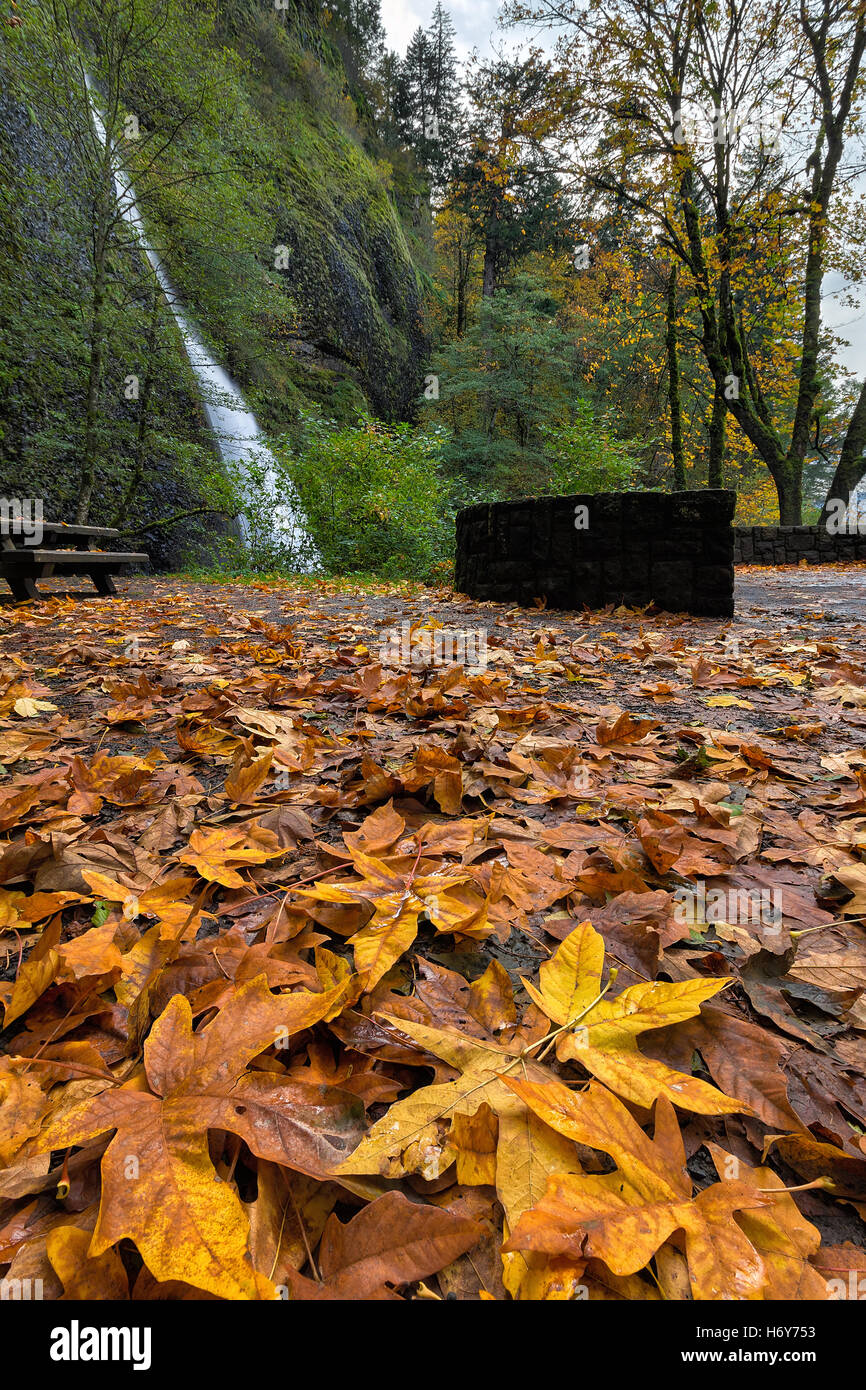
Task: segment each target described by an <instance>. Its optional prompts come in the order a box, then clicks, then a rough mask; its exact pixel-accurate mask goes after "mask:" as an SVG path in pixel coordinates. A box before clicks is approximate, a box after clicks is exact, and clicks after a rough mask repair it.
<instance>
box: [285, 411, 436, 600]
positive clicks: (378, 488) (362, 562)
mask: <svg viewBox="0 0 866 1390" xmlns="http://www.w3.org/2000/svg"><path fill="white" fill-rule="evenodd" d="M446 439H447V434H446V431H444V430H443V429H441V428H437V427H435V426H434V427H428V428H426V429H418V428H413V427H412V426H411V425H406V424H396V425H388V424H383V423H382V422H381V421H379V420H374V419H372V418H371V417H370V416H368V415H362V416H361V417H360V419H359V420H358V422H357V424H355V425H340V426H338V425H336V424H334V422H332V421H328V420H321V419H318V418H316V417H314V416H312V415H305V416H304V421H303V429H302V433H301V438H300V442H295V443H294V444H292V442H291V441H289V440H288V439H287V438H283V439H281V440H277V441H276V443H275V444H274V453H275V455H276V457H277V460H278V463H279V467H280V468H281V469H283V470H285V475H286V479H287V481H288V483H289V485H290V486H291V488H293V489H294V492H295V494H296V495H297V496H298V497H299V498H300V503H301V506H302V508H303V511H304V513H305V515H306V518H307V522H308V525H309V528H310V531H311V533H312V536H313V540H314V542H315V544H316V546H317V547H318V550H319V553H320V556H321V564H322V567H323V568H324V569H325V570H327V571H328V572H329V573H332V574H358V573H365V574H370V573H375V574H379V575H382V576H383V577H385V578H389V579H425V580H426V579H432V578H437V577H440V576H441V574H442V569H443V566H444V565H446V564H447V562H448V561H449V560H450V558H451V553H452V551H453V529H454V517H453V514H452V513H451V512H450V510H449V507H448V505H447V502H446V491H445V486H444V483H443V479H442V474H441V455H442V449H443V445H444V443H445V441H446Z"/></svg>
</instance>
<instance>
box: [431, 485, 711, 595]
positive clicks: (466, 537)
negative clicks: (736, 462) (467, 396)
mask: <svg viewBox="0 0 866 1390" xmlns="http://www.w3.org/2000/svg"><path fill="white" fill-rule="evenodd" d="M735 504H736V495H735V493H733V492H727V491H722V490H721V489H719V490H710V491H706V492H674V493H655V492H646V493H619V492H615V493H595V494H583V495H576V496H572V497H539V498H534V499H531V500H527V501H520V502H490V503H479V504H477V505H476V506H474V507H466V508H464V510H463V511H461V512H459V513H458V516H457V561H456V587H457V588H458V589H459V590H460V591H461V592H462V593H465V594H468V595H469V596H470V597H471V598H474V599H482V600H484V599H488V600H497V601H501V602H515V601H516V602H518V603H523V604H531V603H532V602H533V600H534V599H536V598H545V599H546V600H547V604H548V606H549V607H551V608H583V607H589V608H599V607H603V606H604V605H605V604H608V603H614V604H619V603H626V604H630V605H635V606H638V605H644V604H648V603H651V602H652V603H655V604H656V605H657V606H658V607H659V608H663V609H667V610H669V611H673V612H688V613H695V614H698V615H701V616H707V617H731V616H733V612H734V532H733V528H732V526H731V522H732V520H733V516H734V507H735Z"/></svg>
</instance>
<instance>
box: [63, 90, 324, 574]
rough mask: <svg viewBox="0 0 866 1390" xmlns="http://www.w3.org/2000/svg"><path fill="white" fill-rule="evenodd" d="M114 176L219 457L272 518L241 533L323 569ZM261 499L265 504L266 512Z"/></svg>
mask: <svg viewBox="0 0 866 1390" xmlns="http://www.w3.org/2000/svg"><path fill="white" fill-rule="evenodd" d="M84 80H85V83H86V86H87V95H88V100H89V103H90V112H91V116H92V118H93V124H94V128H95V130H96V133H97V136H98V137H99V139H100V140H101V141H102V143H103V145H107V141H108V134H107V132H106V129H105V123H104V122H103V120H102V116H101V115H100V112H99V108H98V106H97V103H96V100H95V95H94V94H95V92H96V86H95V84H94V82H93V80H92V78H91V76H90V74H89V73H87V72H85V75H84ZM113 178H114V187H115V191H116V194H117V198H118V210H119V212H120V214H121V216H122V217H123V220H124V221H125V222H126V223H128V225H129V226H130V227H132V229H133V230H134V232H135V234H136V237H137V240H138V242H139V245H140V247H141V249H142V251H143V252H144V254H145V256H146V257H147V259H148V261H149V262H150V264H151V266H152V267H153V272H154V274H155V276H156V278H157V280H158V281H159V284H160V286H161V288H162V291H163V294H164V295H165V297H166V300H167V301H168V305H169V308H170V309H171V312H172V314H173V315H174V319H175V322H176V324H177V326H178V329H179V330H180V335H181V337H182V339H183V343H184V347H185V348H186V354H187V357H188V358H189V364H190V366H191V368H192V370H193V372H194V374H195V377H196V380H197V382H198V385H199V390H200V392H201V398H202V404H203V405H204V409H205V414H206V415H207V420H208V424H209V425H210V427H211V430H212V431H213V434H214V437H215V439H216V443H217V448H218V449H219V452H220V457H221V458H222V460H223V463H224V464H226V465H227V466H228V471H229V474H230V475H231V474H232V473H233V472H235V471H236V472H237V475H238V477H239V480H240V490H241V495H242V497H246V498H247V499H248V502H249V504H250V509H251V510H253V512H254V514H255V510H256V509H258V511H259V513H262V512H263V513H264V514H265V515H267V516H268V518H269V521H270V524H271V527H272V533H271V537H269V538H266V537H262V536H259V535H256V534H255V533H254V532H253V530H252V527H251V525H250V518H249V516H248V515H247V513H246V512H244V513H242V515H241V517H240V530H241V535H242V537H243V541H244V544H245V546H246V547H247V549H248V550H249V549H251V547H252V545H253V543H254V542H256V541H257V540H258V541H265V542H267V540H268V539H271V540H276V541H277V542H278V543H280V544H282V545H283V546H285V547H286V548H288V549H289V551H290V553H291V554H292V555H293V557H294V564H295V567H296V568H297V569H299V570H301V571H304V572H308V571H310V570H313V569H316V568H318V564H319V555H318V551H317V550H316V546H315V543H314V541H313V540H312V538H311V536H310V534H309V531H308V530H307V526H306V522H305V519H304V516H303V513H302V511H301V507H300V503H299V501H298V499H297V497H296V496H295V495H294V494H290V495H289V496H286V488H287V485H286V484H285V483H284V482H283V483H279V482H278V474H277V468H276V460H275V458H274V456H273V454H272V453H271V451H270V449H269V448H268V447H267V445H266V444H265V443H264V441H263V440H262V434H261V430H260V429H259V426H258V422H257V420H256V417H255V415H254V414H253V413H252V411H251V410H250V409H249V407H248V406H247V404H246V401H245V400H244V398H243V395H242V394H241V391H240V388H239V387H238V385H237V383H236V382H234V381H233V380H232V378H231V377H230V376H229V374H228V372H227V371H226V370H225V369H224V368H223V367H221V366H220V364H219V362H217V361H216V360H215V358H214V357H212V355H211V354H210V352H209V351H208V349H207V348H206V346H205V344H204V342H203V340H202V338H201V336H200V334H199V333H198V332H197V330H196V329H195V328H194V326H193V324H192V322H191V321H190V319H189V317H188V316H187V313H186V311H185V309H184V307H183V305H182V303H181V301H180V299H179V298H178V296H177V294H176V292H175V290H174V287H173V286H172V283H171V281H170V279H169V277H168V274H167V272H166V269H165V266H164V265H163V263H162V261H161V260H160V258H159V256H158V255H157V253H156V251H154V249H153V247H152V246H151V244H150V241H149V240H148V237H147V233H146V231H145V227H144V223H143V221H142V217H141V213H140V212H139V209H138V204H137V202H136V199H135V193H134V191H133V188H132V184H131V182H130V180H129V179H128V178H127V176H126V174H125V173H124V171H123V170H122V169H121V168H120V166H119V165H118V164H117V162H116V161H113ZM262 492H264V498H263V497H262V495H261V494H262ZM262 501H264V502H265V506H264V508H263V507H262V505H261V504H262Z"/></svg>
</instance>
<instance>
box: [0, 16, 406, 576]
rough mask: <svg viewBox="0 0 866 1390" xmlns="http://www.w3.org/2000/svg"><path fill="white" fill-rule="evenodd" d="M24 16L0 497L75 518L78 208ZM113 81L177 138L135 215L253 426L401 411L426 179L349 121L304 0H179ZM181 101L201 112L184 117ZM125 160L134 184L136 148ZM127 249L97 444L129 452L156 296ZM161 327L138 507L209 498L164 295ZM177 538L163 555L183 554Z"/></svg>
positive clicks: (82, 269)
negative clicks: (312, 415) (130, 384)
mask: <svg viewBox="0 0 866 1390" xmlns="http://www.w3.org/2000/svg"><path fill="white" fill-rule="evenodd" d="M143 3H144V4H147V3H148V0H143ZM154 3H156V0H154ZM17 14H18V15H19V16H20V17H21V19H22V24H21V26H20V27H14V28H12V29H4V30H3V31H0V164H2V168H3V173H2V175H0V253H2V254H0V493H2V494H4V495H5V494H9V493H11V494H13V495H14V494H18V495H32V496H38V495H41V496H43V497H44V499H45V505H46V511H49V510H51V511H54V512H55V513H57V514H59V515H63V516H66V518H67V519H69V510H70V506H71V504H72V499H73V498H74V495H75V477H76V467H77V454H78V452H79V446H80V423H81V420H82V418H83V408H84V398H85V394H86V385H87V327H88V283H89V281H88V276H89V261H88V245H89V243H88V207H87V200H86V197H83V196H82V188H83V185H84V180H83V179H82V177H81V171H80V170H79V169H77V168H76V165H75V158H74V150H72V149H71V148H69V147H65V146H64V143H63V139H62V133H61V131H60V129H59V127H58V123H57V121H56V112H55V111H53V110H52V109H51V107H50V104H49V103H48V102H47V101H46V100H45V97H44V94H43V91H42V89H41V86H40V82H39V80H38V72H37V70H36V65H35V62H34V61H33V60H32V59H31V58H30V53H31V52H32V51H33V50H34V42H33V40H34V35H35V32H36V26H37V25H41V26H43V28H44V26H45V25H46V24H47V23H48V20H47V19H46V18H45V16H44V12H40V11H39V10H38V9H37V6H36V5H35V3H33V0H21V3H20V4H19V7H18V11H17ZM86 42H87V41H86V40H85V45H86ZM93 42H94V45H95V46H96V47H97V48H98V44H99V34H98V32H96V33H94V35H93ZM85 53H86V57H87V61H88V63H93V62H94V61H95V66H96V69H97V71H98V66H99V64H98V57H97V58H96V59H95V60H94V52H93V51H90V52H87V48H86V47H85ZM31 64H32V70H30V65H31ZM202 83H203V89H206V99H205V100H203V101H202V102H201V103H198V100H197V90H198V87H199V86H201V85H202ZM122 97H123V101H124V103H126V104H128V108H129V110H130V111H131V112H134V113H137V115H138V116H139V118H140V120H141V124H142V126H143V127H145V128H147V129H148V130H150V131H151V132H156V133H157V134H158V135H162V134H163V133H164V134H165V135H166V136H167V137H168V136H169V135H171V137H172V138H171V142H170V144H169V145H167V148H166V152H165V155H164V157H163V167H162V168H161V170H160V173H161V178H160V179H159V180H157V182H156V185H155V187H154V188H153V189H152V190H151V196H150V197H149V199H148V201H147V205H146V207H144V208H143V211H144V213H145V218H146V221H147V224H148V230H149V233H150V236H151V239H152V240H153V241H154V243H155V244H156V245H157V247H158V248H159V250H160V252H161V253H162V255H163V258H164V260H165V263H166V265H167V268H168V270H169V273H170V276H171V278H172V280H173V281H174V283H175V284H176V286H177V288H178V290H179V292H180V294H181V296H182V298H183V300H184V301H185V303H186V305H187V308H188V310H189V312H190V314H191V316H192V317H193V318H194V319H195V320H196V321H197V322H198V324H199V325H200V327H201V330H202V333H203V335H204V337H205V338H206V340H207V341H208V343H209V344H210V346H211V348H212V349H213V351H214V353H215V355H216V356H217V358H218V359H219V360H221V361H222V362H223V363H224V365H225V366H226V367H227V368H228V370H229V371H230V372H231V373H232V374H233V375H234V376H235V378H236V379H237V380H238V382H239V384H240V385H241V387H242V389H243V390H244V391H245V392H246V393H247V395H248V397H249V400H250V403H251V405H252V406H253V408H254V409H255V410H256V413H257V414H258V416H259V419H260V421H261V422H262V424H263V426H264V427H265V428H266V429H273V430H286V429H287V430H289V431H292V430H293V427H294V426H295V424H296V423H297V422H298V420H299V418H300V415H301V412H303V411H304V410H308V409H309V408H310V407H314V408H319V409H321V410H322V411H323V413H324V414H326V415H327V416H330V417H333V418H336V419H338V420H341V421H350V420H352V419H354V417H355V416H356V414H357V412H358V410H359V409H370V410H372V411H373V412H374V413H375V414H377V415H380V416H382V417H384V418H386V419H400V418H406V417H408V416H411V415H412V413H413V407H414V402H415V401H416V400H417V398H418V395H419V393H420V389H421V383H422V379H423V363H424V357H425V354H426V351H427V338H426V332H425V312H424V290H423V285H424V282H425V275H426V266H427V264H428V260H429V255H430V252H429V215H428V212H427V203H426V198H425V196H424V189H423V181H422V180H421V179H420V177H419V176H418V174H417V172H416V171H415V170H414V169H413V167H412V164H411V160H409V159H408V157H406V156H405V155H403V154H400V153H393V152H387V151H384V150H382V149H380V148H377V147H376V145H375V142H374V141H373V139H372V137H371V136H370V135H369V132H368V131H367V130H366V129H365V127H364V126H363V124H362V123H361V120H360V118H359V116H358V113H357V110H356V105H355V103H354V101H353V100H352V97H351V95H350V93H349V88H348V83H347V79H346V75H345V72H344V70H343V66H342V63H341V61H340V58H339V54H338V53H337V50H336V48H335V47H334V45H333V44H332V43H331V41H330V39H329V35H328V32H327V30H326V28H323V25H322V21H321V17H320V14H319V11H318V9H317V7H315V6H313V5H311V4H309V3H307V0H292V6H291V8H290V9H288V10H282V11H277V10H275V9H274V8H273V6H272V5H270V4H268V5H265V4H264V3H261V4H259V3H256V0H234V3H228V0H221V3H220V4H219V5H217V6H216V7H214V5H213V4H208V3H204V0H179V3H178V4H177V5H176V6H173V7H172V9H171V19H170V23H169V25H168V26H167V27H166V29H165V30H164V31H160V32H157V33H156V34H155V37H154V40H153V42H151V43H149V44H148V45H147V46H146V47H145V48H144V49H143V50H142V51H141V52H140V53H139V54H138V55H137V56H136V58H135V59H134V61H131V62H130V63H129V64H128V67H127V69H126V70H125V72H124V77H123V92H122ZM180 111H185V112H187V113H189V112H190V111H192V115H191V116H190V115H189V114H187V115H186V116H185V118H184V120H183V121H182V123H181V128H180V131H179V133H178V131H177V130H176V129H175V128H174V123H175V122H176V120H177V116H178V113H179V112H180ZM131 173H132V176H133V179H134V180H135V181H136V182H138V179H137V176H136V169H135V166H134V159H133V164H132V168H131ZM136 257H137V253H136V252H134V251H131V250H130V249H129V248H127V249H123V248H122V247H120V246H119V245H118V246H116V247H114V249H113V250H112V253H111V273H110V277H109V297H110V301H111V302H110V307H111V316H112V317H111V322H112V330H111V332H112V337H111V345H110V351H108V352H107V353H106V356H105V361H104V368H103V379H102V386H101V389H102V395H103V420H104V433H105V457H106V460H109V461H113V460H115V459H117V458H119V457H121V456H123V457H125V456H126V455H127V454H129V455H134V451H135V421H136V410H135V409H134V408H133V407H132V406H130V403H129V402H128V401H127V400H126V399H125V397H124V389H123V387H124V381H125V380H127V378H128V376H129V374H130V373H131V372H136V373H139V374H141V372H142V371H143V370H144V362H143V355H144V349H143V344H144V342H145V340H146V338H147V334H148V328H149V323H150V318H151V316H152V312H153V310H152V307H151V298H150V297H149V291H148V290H147V286H146V278H147V277H146V276H143V275H142V267H141V265H140V264H137V265H136V264H133V263H132V262H133V261H134V260H135V258H136ZM138 260H139V261H140V257H138ZM156 342H157V348H158V356H159V361H158V367H157V370H156V372H155V383H154V391H155V394H154V398H153V402H152V404H151V407H150V409H151V414H152V420H151V423H150V425H149V430H148V440H147V467H146V470H145V477H144V481H143V484H142V487H141V489H140V492H139V495H138V496H137V497H136V499H135V505H134V507H133V512H132V516H131V518H130V519H131V520H132V521H133V522H135V521H136V520H137V519H139V518H141V517H142V516H148V515H149V516H152V515H154V514H156V515H166V514H168V513H171V512H173V511H174V510H175V509H177V508H178V507H184V506H195V505H200V504H202V503H203V502H211V501H212V500H213V489H212V483H213V477H214V476H215V472H213V471H212V470H215V459H214V455H213V450H212V445H211V441H210V439H209V437H208V432H207V429H206V427H205V422H204V420H203V416H202V412H201V409H200V404H199V401H198V399H197V394H196V390H195V384H194V381H193V378H192V376H191V373H190V372H189V369H188V365H187V363H186V359H185V356H184V353H183V350H182V345H181V341H180V338H179V335H178V334H177V332H176V330H175V328H174V324H173V321H172V320H171V317H170V315H169V314H168V313H167V312H165V308H164V305H163V309H162V321H161V323H160V326H159V332H158V335H157V339H156ZM217 471H218V470H217ZM126 476H128V470H127V475H126ZM122 492H123V480H122V476H121V480H120V481H119V482H113V481H112V475H111V468H110V467H107V469H106V477H105V480H104V486H103V487H102V488H101V490H100V493H99V495H98V497H96V498H95V500H94V513H93V515H92V516H91V520H93V521H103V520H106V519H112V517H113V512H114V510H115V509H116V507H117V505H118V502H119V500H120V497H121V495H122ZM199 524H200V523H196V525H199ZM208 524H210V523H208ZM188 539H189V536H187V540H188ZM184 544H185V542H184V541H183V538H179V539H178V540H177V541H172V542H171V544H170V545H168V546H167V548H163V549H160V553H159V557H158V558H160V559H162V560H163V561H164V562H166V563H169V562H176V561H177V560H178V559H180V558H182V555H183V553H184ZM188 548H189V547H188V546H187V550H188ZM163 550H164V553H163Z"/></svg>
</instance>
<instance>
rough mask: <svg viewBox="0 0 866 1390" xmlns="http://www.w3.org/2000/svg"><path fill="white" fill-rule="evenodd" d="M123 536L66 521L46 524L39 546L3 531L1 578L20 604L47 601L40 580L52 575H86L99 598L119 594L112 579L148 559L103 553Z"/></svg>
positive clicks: (135, 553)
mask: <svg viewBox="0 0 866 1390" xmlns="http://www.w3.org/2000/svg"><path fill="white" fill-rule="evenodd" d="M119 536H120V532H119V531H116V530H115V529H114V528H113V527H111V526H72V525H67V524H66V522H63V521H43V522H42V538H41V540H40V542H39V544H38V545H30V544H27V538H26V537H24V536H22V535H16V534H13V533H12V532H11V531H10V530H9V529H8V528H4V529H3V532H2V534H0V578H2V579H5V580H6V583H7V584H8V585H9V588H10V589H11V590H12V595H13V597H14V598H15V600H16V601H17V602H19V603H24V602H26V601H27V600H28V599H38V598H42V597H44V595H42V594H40V592H39V590H38V589H37V587H36V580H37V579H47V578H48V577H49V576H50V575H52V574H86V575H88V576H89V577H90V579H91V580H92V582H93V584H94V587H95V588H96V592H97V593H98V594H103V595H109V594H116V593H117V589H116V588H115V585H114V580H113V578H112V575H114V574H118V573H119V572H120V571H121V570H123V569H125V568H126V567H127V566H128V565H141V564H146V563H147V562H148V559H149V557H148V555H147V554H146V553H145V552H144V551H137V550H102V549H100V546H101V545H102V544H103V543H104V542H106V541H116V540H117V539H118V537H119Z"/></svg>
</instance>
